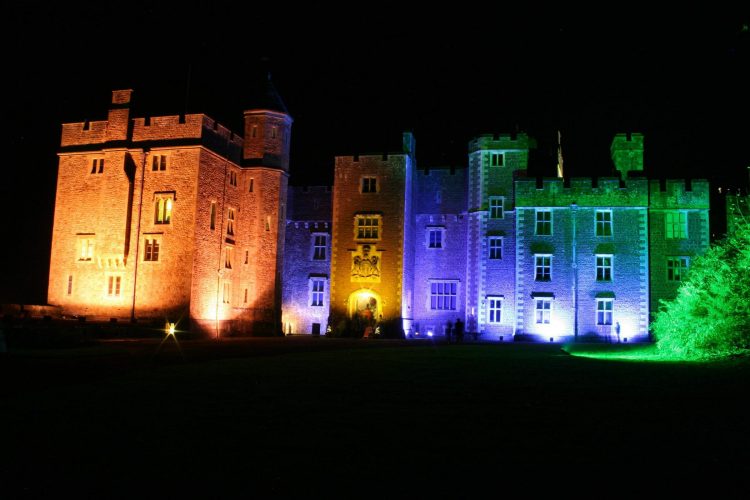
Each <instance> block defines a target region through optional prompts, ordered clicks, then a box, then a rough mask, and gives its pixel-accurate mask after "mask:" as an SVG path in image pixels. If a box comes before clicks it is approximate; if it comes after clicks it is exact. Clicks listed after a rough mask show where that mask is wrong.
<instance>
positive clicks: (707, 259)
mask: <svg viewBox="0 0 750 500" xmlns="http://www.w3.org/2000/svg"><path fill="white" fill-rule="evenodd" d="M749 271H750V226H748V225H747V224H745V225H743V226H741V227H739V228H738V229H737V230H736V231H735V232H734V233H733V234H731V235H729V236H728V237H727V238H726V239H725V240H724V241H722V242H720V243H718V244H716V245H714V246H713V247H711V248H710V249H709V250H708V251H707V252H706V253H705V254H704V255H702V256H700V257H696V258H695V259H694V260H693V262H692V265H691V267H690V272H689V274H688V276H687V279H686V280H685V281H684V282H683V283H682V286H681V287H680V289H679V290H678V292H677V297H676V298H675V299H674V300H673V301H663V302H662V307H661V310H660V311H659V312H658V313H657V316H656V320H655V321H654V324H653V331H654V335H655V337H656V339H657V347H658V348H659V350H660V351H662V352H663V353H664V354H666V355H671V356H674V357H680V358H705V357H724V356H730V355H734V354H740V353H747V352H748V351H749V350H750V272H749Z"/></svg>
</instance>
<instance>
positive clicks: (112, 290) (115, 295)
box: [104, 273, 123, 300]
mask: <svg viewBox="0 0 750 500" xmlns="http://www.w3.org/2000/svg"><path fill="white" fill-rule="evenodd" d="M105 276H106V280H105V284H104V296H105V297H106V298H107V299H113V300H115V299H119V298H121V297H122V296H123V295H122V281H123V280H122V274H119V273H117V274H116V273H107V274H106V275H105Z"/></svg>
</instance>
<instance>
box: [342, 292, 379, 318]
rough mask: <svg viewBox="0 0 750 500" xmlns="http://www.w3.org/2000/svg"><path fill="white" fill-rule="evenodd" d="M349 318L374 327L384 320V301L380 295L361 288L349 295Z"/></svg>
mask: <svg viewBox="0 0 750 500" xmlns="http://www.w3.org/2000/svg"><path fill="white" fill-rule="evenodd" d="M348 303H349V305H348V309H349V318H351V319H358V320H359V321H361V322H362V323H368V324H371V325H374V324H375V323H377V322H378V321H380V320H381V319H382V318H383V300H382V299H381V298H380V294H378V293H377V292H374V291H372V290H369V289H367V288H361V289H359V290H356V291H355V292H352V294H351V295H349V301H348Z"/></svg>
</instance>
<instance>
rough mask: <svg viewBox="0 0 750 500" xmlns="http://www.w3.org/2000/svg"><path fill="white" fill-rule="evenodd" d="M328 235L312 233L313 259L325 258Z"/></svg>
mask: <svg viewBox="0 0 750 500" xmlns="http://www.w3.org/2000/svg"><path fill="white" fill-rule="evenodd" d="M327 242H328V237H327V236H326V235H325V234H314V235H313V260H325V259H326V246H327V245H326V243H327Z"/></svg>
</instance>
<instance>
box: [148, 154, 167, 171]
mask: <svg viewBox="0 0 750 500" xmlns="http://www.w3.org/2000/svg"><path fill="white" fill-rule="evenodd" d="M166 169H167V155H154V156H152V157H151V171H152V172H156V171H158V170H166Z"/></svg>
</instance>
